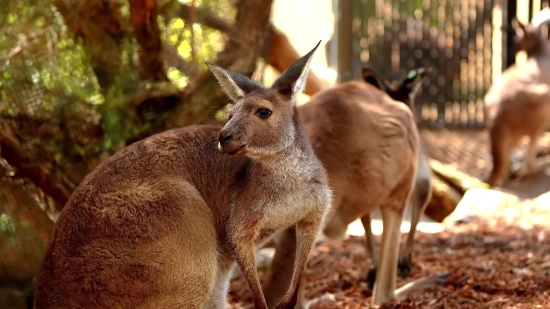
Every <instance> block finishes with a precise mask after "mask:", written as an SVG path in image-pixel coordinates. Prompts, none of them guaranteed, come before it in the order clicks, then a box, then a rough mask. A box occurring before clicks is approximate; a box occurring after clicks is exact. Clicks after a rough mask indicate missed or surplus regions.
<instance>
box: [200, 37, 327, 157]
mask: <svg viewBox="0 0 550 309" xmlns="http://www.w3.org/2000/svg"><path fill="white" fill-rule="evenodd" d="M320 43H321V41H319V43H317V45H316V46H315V48H313V49H312V50H311V51H310V52H309V53H308V54H307V55H305V56H303V57H302V58H300V59H298V60H297V61H296V62H294V63H293V64H292V65H291V66H290V67H289V68H288V69H287V70H286V71H285V72H283V74H281V76H280V77H279V78H278V79H277V80H276V81H275V82H274V83H273V85H272V86H271V87H270V88H266V87H264V86H262V85H260V84H258V83H255V82H254V81H252V80H250V79H249V78H248V77H246V76H243V75H241V74H238V73H235V72H232V71H229V70H225V69H222V68H220V67H218V66H216V65H214V64H211V63H206V65H207V66H208V68H209V69H210V71H211V72H212V73H213V74H214V76H215V77H216V78H217V79H218V81H219V82H220V85H221V87H222V89H223V90H224V92H225V93H226V94H227V95H228V96H229V98H230V99H231V100H232V101H233V102H234V103H235V105H234V107H233V109H232V110H231V111H230V113H229V120H228V121H227V123H226V124H225V126H224V127H223V128H222V129H221V131H220V133H219V135H218V140H219V144H218V149H219V150H220V152H221V153H226V154H228V155H229V156H240V155H246V156H248V157H252V158H259V157H263V156H270V155H273V154H276V153H278V152H280V151H281V150H284V149H286V148H288V147H291V146H293V145H294V143H295V142H296V136H297V127H296V125H297V124H298V121H297V118H296V117H297V112H296V109H295V97H296V94H297V93H300V92H302V91H303V90H304V88H305V85H306V77H307V74H308V71H309V64H310V62H311V58H312V56H313V54H314V52H315V50H316V49H317V47H318V46H319V44H320Z"/></svg>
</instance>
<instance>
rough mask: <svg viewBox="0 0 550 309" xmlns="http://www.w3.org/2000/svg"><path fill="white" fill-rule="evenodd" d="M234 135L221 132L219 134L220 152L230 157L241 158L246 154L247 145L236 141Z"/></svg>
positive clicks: (224, 131)
mask: <svg viewBox="0 0 550 309" xmlns="http://www.w3.org/2000/svg"><path fill="white" fill-rule="evenodd" d="M233 137H234V135H233V133H231V132H229V131H226V130H221V131H220V133H219V134H218V150H219V151H220V153H226V154H228V155H229V156H231V157H233V156H240V155H244V154H245V153H246V144H244V143H241V142H239V141H237V140H235V139H234V138H233Z"/></svg>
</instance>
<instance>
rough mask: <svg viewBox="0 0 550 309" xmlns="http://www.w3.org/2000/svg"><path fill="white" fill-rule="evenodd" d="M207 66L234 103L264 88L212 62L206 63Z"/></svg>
mask: <svg viewBox="0 0 550 309" xmlns="http://www.w3.org/2000/svg"><path fill="white" fill-rule="evenodd" d="M206 66H207V67H208V69H209V70H210V71H211V72H212V73H213V74H214V76H215V77H216V79H217V80H218V81H219V82H220V86H221V87H222V89H223V91H224V92H225V93H226V94H227V95H228V96H229V98H230V99H231V100H232V101H233V102H237V101H239V100H240V99H242V98H243V97H244V96H245V95H246V94H248V93H250V92H252V91H254V90H257V89H261V88H263V86H262V85H260V84H258V83H256V82H254V81H253V80H251V79H250V78H248V77H246V76H244V75H241V74H239V73H236V72H233V71H229V70H225V69H222V68H221V67H219V66H217V65H215V64H212V63H210V62H206Z"/></svg>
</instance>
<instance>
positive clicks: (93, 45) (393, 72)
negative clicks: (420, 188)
mask: <svg viewBox="0 0 550 309" xmlns="http://www.w3.org/2000/svg"><path fill="white" fill-rule="evenodd" d="M547 6H548V1H546V0H525V1H523V0H509V1H507V0H354V1H351V0H340V1H338V0H299V1H296V0H264V1H255V0H77V1H70V0H3V1H2V4H1V7H0V29H1V31H0V308H27V307H26V306H27V305H28V303H29V302H31V301H32V300H31V297H30V296H31V295H32V291H33V284H34V276H36V274H37V271H38V267H39V265H40V261H41V258H42V256H43V254H44V251H45V248H46V246H47V244H48V239H49V235H50V233H51V232H52V229H53V226H54V222H55V220H56V218H57V216H58V215H59V212H60V211H61V209H62V208H63V205H64V204H65V202H66V201H67V199H68V198H69V196H70V195H71V193H72V191H73V190H74V189H75V188H76V186H77V185H78V184H79V182H80V181H81V180H82V179H83V177H84V176H86V175H87V174H88V173H89V172H90V171H91V170H93V168H94V167H95V166H97V164H99V163H100V162H101V161H102V160H104V159H106V158H107V157H109V156H110V155H112V154H113V153H114V152H116V151H117V150H119V149H121V148H123V147H125V146H127V145H129V144H131V143H132V142H135V141H137V140H140V139H142V138H145V137H147V136H150V135H151V134H155V133H158V132H161V131H164V130H167V129H171V128H175V127H181V126H185V125H191V124H199V123H217V122H220V123H221V122H223V121H224V119H225V118H224V117H225V116H224V111H225V110H226V108H227V107H228V103H229V100H228V99H227V97H226V96H225V95H224V94H223V93H222V92H221V90H220V89H219V87H218V86H217V83H216V81H215V79H214V77H213V76H212V74H210V73H209V72H207V70H206V66H205V65H204V62H205V61H212V62H215V63H217V64H219V65H220V66H222V67H224V68H228V69H230V70H233V71H236V72H239V73H242V74H245V75H248V76H251V77H252V78H253V79H254V80H256V81H258V82H260V83H264V84H266V85H270V84H271V82H272V81H273V80H274V79H275V78H276V77H277V76H279V74H280V73H281V71H282V70H284V69H285V68H286V67H287V66H288V65H290V63H292V62H293V61H294V60H296V59H298V57H299V56H301V55H303V54H305V53H306V52H308V51H309V50H310V49H311V48H312V47H313V46H314V45H315V44H316V43H317V41H318V40H322V43H321V46H322V48H320V49H319V50H318V51H317V53H316V55H315V57H314V58H313V62H312V74H311V75H310V78H309V81H308V85H307V89H306V93H305V94H303V95H301V96H300V97H299V103H304V102H306V101H307V100H308V97H309V96H310V95H312V94H314V93H316V92H317V91H320V90H322V89H326V88H327V87H330V86H332V85H334V84H336V83H338V82H344V81H348V80H352V79H360V77H361V68H362V67H364V66H369V67H371V68H373V69H375V71H377V72H378V73H379V74H380V75H381V76H383V77H384V78H386V79H388V80H398V79H400V78H403V77H404V76H405V75H406V73H407V72H408V71H409V70H411V69H415V68H419V67H421V66H427V65H430V66H432V67H433V69H434V71H433V73H432V74H431V75H430V76H429V77H427V79H426V82H424V84H423V85H422V89H421V92H420V94H419V96H418V99H417V100H416V103H417V112H418V115H417V116H418V117H419V119H421V121H420V127H421V128H422V134H423V138H424V142H425V143H426V145H427V149H428V152H429V154H430V156H432V157H434V158H437V159H438V160H440V161H441V162H444V163H449V164H451V163H452V164H454V166H455V167H456V168H457V169H458V170H461V171H462V172H464V173H468V174H470V175H472V177H477V178H482V177H484V176H485V175H486V173H487V168H488V167H490V164H491V163H490V162H491V159H490V157H488V153H487V151H486V147H487V146H486V145H487V142H486V136H485V135H484V134H485V133H483V130H482V129H481V128H482V125H483V102H482V100H483V96H484V94H485V92H486V91H487V89H488V88H489V86H490V85H491V84H492V83H493V81H494V80H495V79H496V78H498V77H499V76H500V74H501V72H502V71H503V70H504V69H506V68H507V67H509V66H510V65H511V64H513V63H521V62H522V61H525V55H522V54H521V53H519V54H517V55H516V54H515V52H514V48H513V35H514V32H513V30H512V28H511V27H510V21H511V18H512V17H514V16H517V17H518V19H519V20H520V21H522V22H528V21H529V20H531V17H532V16H533V14H535V13H536V12H538V11H539V10H540V9H541V8H543V7H547ZM545 31H546V30H545ZM451 140H452V141H453V142H452V143H451V142H449V141H451ZM542 143H543V144H544V143H546V144H550V143H548V141H547V140H546V139H544V141H543V142H542ZM541 190H542V189H541ZM539 191H540V190H539ZM462 193H463V192H462ZM462 193H461V194H462ZM539 194H540V193H539ZM455 206H456V205H455ZM432 211H436V212H437V210H433V209H432ZM451 211H452V210H451ZM448 213H449V211H447V212H445V214H444V215H443V217H444V216H446V215H448ZM440 217H441V215H440V216H439V217H437V218H440ZM432 218H435V217H434V216H432ZM441 220H442V218H441ZM438 221H440V220H439V219H438ZM29 308H30V307H29Z"/></svg>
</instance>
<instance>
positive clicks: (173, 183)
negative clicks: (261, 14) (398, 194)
mask: <svg viewBox="0 0 550 309" xmlns="http://www.w3.org/2000/svg"><path fill="white" fill-rule="evenodd" d="M319 44H320V42H319V43H318V44H317V46H315V48H313V50H311V51H310V52H309V53H308V54H307V55H305V56H303V57H302V58H300V59H299V60H297V61H296V62H295V63H293V64H292V65H291V66H290V67H289V68H288V69H287V70H286V71H285V72H284V73H283V74H282V75H281V77H279V78H278V79H277V80H276V81H275V82H274V83H273V85H272V86H271V87H270V88H265V87H263V86H262V85H260V84H257V83H255V82H253V81H252V80H250V79H249V78H247V77H245V76H243V75H240V74H238V73H235V72H232V71H229V70H225V69H222V68H221V67H219V66H216V65H214V64H211V63H206V64H207V66H208V68H209V70H210V71H211V72H212V73H213V75H214V76H215V77H216V78H217V80H218V81H219V83H220V86H221V87H222V89H223V90H224V92H225V93H226V94H227V95H228V96H229V98H230V99H231V100H232V101H233V102H235V106H234V108H233V109H232V111H231V112H230V116H229V120H228V121H227V123H226V124H225V125H224V126H223V127H219V126H207V125H196V126H188V127H185V128H180V129H174V130H170V131H166V132H164V133H160V134H157V135H154V136H151V137H149V138H146V139H144V140H141V141H139V142H136V143H134V144H132V145H130V146H128V147H126V148H124V149H122V150H121V151H119V152H117V153H116V154H115V155H113V156H112V157H110V158H109V159H107V160H106V161H105V162H103V163H102V164H100V165H99V166H98V167H97V168H96V169H95V170H94V171H92V172H91V173H90V174H89V175H88V176H86V178H85V179H84V181H82V183H81V184H80V185H79V186H78V188H77V189H76V190H75V192H74V193H73V194H72V196H71V197H70V199H69V201H68V203H67V205H66V206H65V208H64V209H63V211H62V213H61V215H60V217H59V219H58V221H57V224H56V227H55V231H54V234H53V237H52V240H51V244H50V246H49V248H48V249H47V252H46V255H45V258H44V261H43V263H42V265H41V269H40V272H39V275H38V279H37V287H36V293H35V304H34V308H35V309H47V308H56V309H61V308H94V309H95V308H132V309H134V308H155V309H156V308H178V309H181V308H186V309H187V308H192V309H194V308H197V309H198V308H208V309H219V308H225V307H226V298H227V292H228V286H229V278H230V274H231V270H232V269H233V268H234V265H235V264H236V265H238V266H239V267H240V268H241V270H242V273H243V276H244V278H246V280H247V282H248V285H249V287H250V290H251V292H252V295H253V297H254V304H255V306H256V308H260V309H267V308H268V307H267V305H266V301H265V298H264V295H263V292H262V289H261V286H260V281H259V279H258V274H257V272H256V267H255V249H256V247H257V246H259V245H261V244H262V243H263V242H265V241H267V240H268V239H269V238H270V237H272V236H273V235H274V234H275V233H277V232H279V231H282V230H284V229H286V228H288V227H290V226H292V227H293V228H294V229H295V231H296V235H297V243H298V246H297V247H296V248H297V249H296V256H297V257H298V258H297V259H295V263H294V270H293V275H292V280H291V284H290V286H289V288H288V292H287V293H286V295H285V296H284V297H283V299H282V300H281V302H280V303H279V304H278V305H277V308H279V309H283V308H293V307H294V305H295V303H296V301H297V291H298V289H299V286H300V281H301V276H302V273H303V271H304V268H305V267H306V262H307V257H308V254H309V252H310V250H311V248H312V246H313V245H314V241H315V239H316V237H317V235H318V234H319V232H320V231H321V229H322V226H323V224H324V223H323V222H324V218H325V216H326V214H327V213H328V211H329V209H330V205H331V199H332V192H331V190H330V187H329V185H328V179H327V174H326V170H325V169H324V168H323V166H322V164H321V162H320V161H319V160H318V158H317V157H316V156H315V153H314V151H313V149H312V147H311V144H310V142H309V139H308V137H307V134H306V131H305V129H304V126H303V124H302V120H301V118H300V116H299V114H298V113H297V111H296V106H295V96H296V94H297V93H299V92H301V91H303V89H304V87H305V84H306V76H307V74H308V70H309V65H310V61H311V58H312V56H313V54H314V52H315V50H316V49H317V47H318V46H319ZM224 154H225V155H224Z"/></svg>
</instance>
